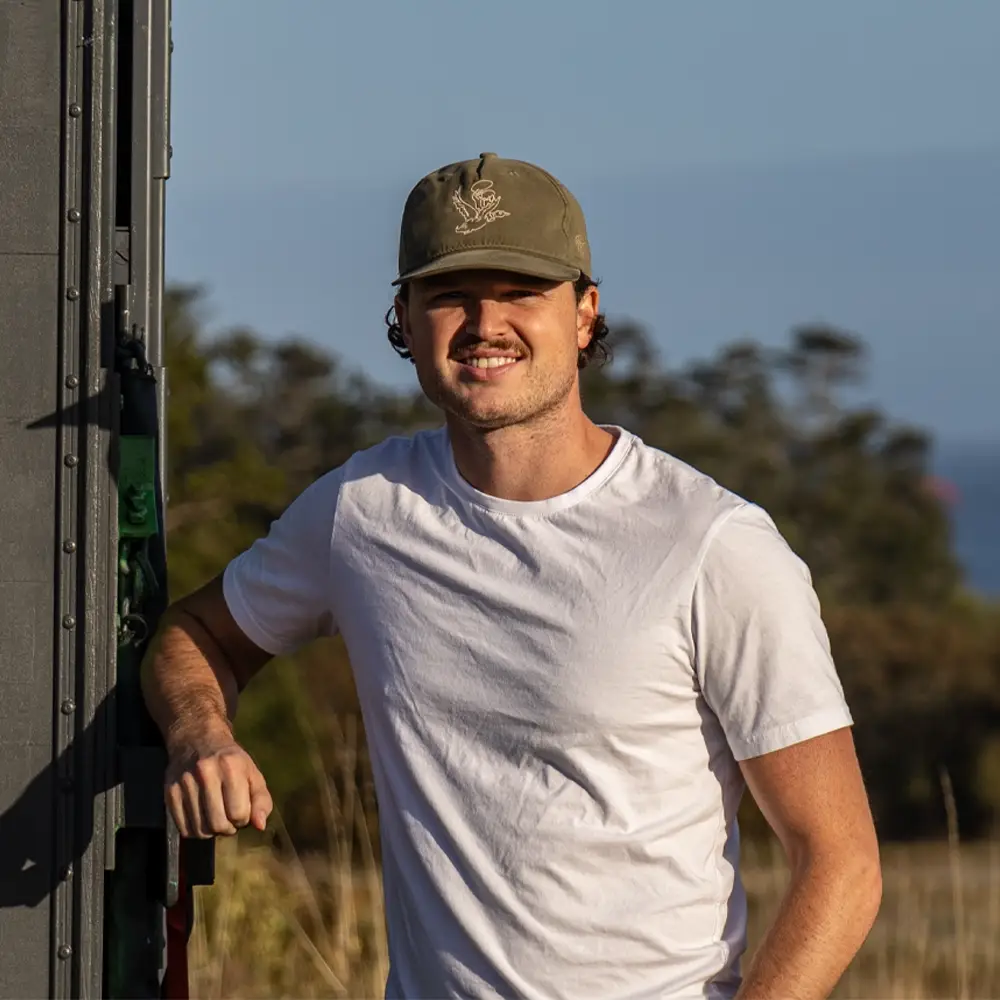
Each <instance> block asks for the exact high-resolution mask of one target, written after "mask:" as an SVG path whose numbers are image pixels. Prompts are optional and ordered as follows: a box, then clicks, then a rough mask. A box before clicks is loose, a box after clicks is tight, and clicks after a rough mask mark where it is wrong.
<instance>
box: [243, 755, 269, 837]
mask: <svg viewBox="0 0 1000 1000" xmlns="http://www.w3.org/2000/svg"><path fill="white" fill-rule="evenodd" d="M249 781H250V822H251V823H253V825H254V826H255V827H257V829H258V830H263V829H264V827H265V826H266V825H267V817H268V816H270V815H271V810H272V809H274V803H273V802H272V801H271V793H270V792H269V791H268V790H267V782H265V781H264V775H262V774H261V773H260V771H259V770H258V769H257V768H256V767H255V768H253V770H252V771H251V772H250V778H249Z"/></svg>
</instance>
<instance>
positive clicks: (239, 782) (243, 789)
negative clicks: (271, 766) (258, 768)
mask: <svg viewBox="0 0 1000 1000" xmlns="http://www.w3.org/2000/svg"><path fill="white" fill-rule="evenodd" d="M219 770H220V771H221V772H222V801H223V806H224V808H225V813H226V818H227V819H228V820H229V822H230V823H232V824H233V826H235V827H237V828H238V827H244V826H246V825H247V823H249V822H250V783H249V781H248V778H249V773H250V772H251V771H252V770H253V765H252V764H251V763H250V762H249V761H248V760H247V758H246V757H232V756H231V757H223V758H222V760H221V761H220V762H219Z"/></svg>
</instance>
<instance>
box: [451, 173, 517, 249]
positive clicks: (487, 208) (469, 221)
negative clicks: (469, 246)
mask: <svg viewBox="0 0 1000 1000" xmlns="http://www.w3.org/2000/svg"><path fill="white" fill-rule="evenodd" d="M469 198H470V199H471V201H472V203H471V204H470V203H469V202H468V201H466V200H465V199H464V198H463V197H462V194H461V192H460V191H456V192H455V193H454V194H453V195H452V196H451V200H452V203H453V204H454V206H455V208H457V209H458V211H459V212H460V213H461V215H462V219H463V220H464V221H463V222H462V223H460V224H459V225H457V226H456V227H455V232H456V233H462V234H463V235H466V236H467V235H468V234H469V233H474V232H476V230H478V229H482V228H483V226H485V225H487V224H488V223H490V222H496V220H497V219H503V218H505V217H506V216H508V215H510V212H505V211H504V210H503V209H501V208H497V206H498V205H499V204H500V195H498V194H497V193H496V192H495V191H494V190H493V181H485V180H482V181H476V182H475V184H473V185H472V187H470V188H469Z"/></svg>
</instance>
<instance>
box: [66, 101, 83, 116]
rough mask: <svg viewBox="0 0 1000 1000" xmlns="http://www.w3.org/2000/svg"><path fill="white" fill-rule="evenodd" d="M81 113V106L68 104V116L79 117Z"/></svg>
mask: <svg viewBox="0 0 1000 1000" xmlns="http://www.w3.org/2000/svg"><path fill="white" fill-rule="evenodd" d="M82 114H83V108H81V107H80V105H79V104H71V105H70V106H69V116H70V118H79V117H80V115H82Z"/></svg>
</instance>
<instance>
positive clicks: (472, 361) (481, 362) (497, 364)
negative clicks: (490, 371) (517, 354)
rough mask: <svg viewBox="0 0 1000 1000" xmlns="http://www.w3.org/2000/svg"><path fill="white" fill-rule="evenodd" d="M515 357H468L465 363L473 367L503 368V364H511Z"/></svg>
mask: <svg viewBox="0 0 1000 1000" xmlns="http://www.w3.org/2000/svg"><path fill="white" fill-rule="evenodd" d="M516 361H517V358H469V359H468V360H467V361H466V364H468V365H472V367H473V368H503V366H504V365H512V364H514V363H515V362H516Z"/></svg>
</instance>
